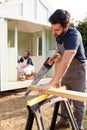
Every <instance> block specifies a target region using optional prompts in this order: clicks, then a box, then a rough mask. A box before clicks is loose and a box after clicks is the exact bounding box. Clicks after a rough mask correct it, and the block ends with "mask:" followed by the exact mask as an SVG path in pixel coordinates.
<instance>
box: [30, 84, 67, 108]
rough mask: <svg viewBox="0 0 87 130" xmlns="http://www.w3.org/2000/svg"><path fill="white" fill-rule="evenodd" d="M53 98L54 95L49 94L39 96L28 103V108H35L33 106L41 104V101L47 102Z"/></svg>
mask: <svg viewBox="0 0 87 130" xmlns="http://www.w3.org/2000/svg"><path fill="white" fill-rule="evenodd" d="M61 89H66V87H65V86H64V87H62V88H61ZM51 96H52V95H49V94H44V95H40V96H38V97H36V98H33V99H31V100H28V101H27V106H33V105H35V104H37V103H39V102H41V101H43V100H45V99H47V98H49V97H51Z"/></svg>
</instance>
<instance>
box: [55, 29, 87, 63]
mask: <svg viewBox="0 0 87 130" xmlns="http://www.w3.org/2000/svg"><path fill="white" fill-rule="evenodd" d="M56 41H57V43H58V44H61V45H63V46H64V49H65V50H76V51H77V53H76V55H75V58H76V59H78V60H79V61H80V62H81V63H85V61H86V56H85V52H84V47H83V42H82V37H81V34H80V32H79V31H78V30H77V29H75V28H69V29H68V31H67V33H66V34H65V35H64V36H63V37H59V38H56Z"/></svg>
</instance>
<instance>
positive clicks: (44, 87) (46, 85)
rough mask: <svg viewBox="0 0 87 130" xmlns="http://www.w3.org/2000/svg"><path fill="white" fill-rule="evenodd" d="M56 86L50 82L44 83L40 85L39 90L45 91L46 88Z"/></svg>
mask: <svg viewBox="0 0 87 130" xmlns="http://www.w3.org/2000/svg"><path fill="white" fill-rule="evenodd" d="M53 87H54V86H52V85H51V84H50V83H47V84H43V85H40V86H39V92H40V93H42V92H44V91H45V90H46V89H50V88H53Z"/></svg>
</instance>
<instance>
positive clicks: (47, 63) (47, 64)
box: [44, 57, 54, 68]
mask: <svg viewBox="0 0 87 130" xmlns="http://www.w3.org/2000/svg"><path fill="white" fill-rule="evenodd" d="M49 59H50V57H48V58H47V59H46V61H45V62H44V66H45V67H47V68H51V67H52V66H53V64H54V62H53V63H52V64H49V62H48V61H49Z"/></svg>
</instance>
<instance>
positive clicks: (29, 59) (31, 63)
mask: <svg viewBox="0 0 87 130" xmlns="http://www.w3.org/2000/svg"><path fill="white" fill-rule="evenodd" d="M24 59H25V60H27V64H30V65H33V62H32V59H31V58H30V57H27V58H25V57H21V58H20V62H23V61H24Z"/></svg>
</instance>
